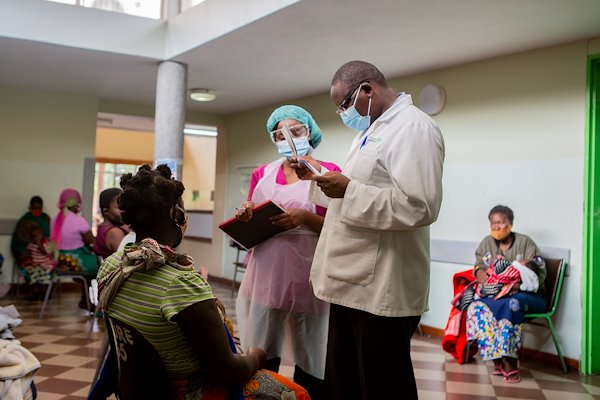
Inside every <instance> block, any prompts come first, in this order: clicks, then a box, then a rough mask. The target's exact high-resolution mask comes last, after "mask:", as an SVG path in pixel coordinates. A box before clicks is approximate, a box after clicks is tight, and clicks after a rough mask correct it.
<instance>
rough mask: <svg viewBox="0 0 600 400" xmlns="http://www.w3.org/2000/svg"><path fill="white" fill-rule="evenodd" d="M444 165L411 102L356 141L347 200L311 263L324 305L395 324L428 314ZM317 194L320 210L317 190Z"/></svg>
mask: <svg viewBox="0 0 600 400" xmlns="http://www.w3.org/2000/svg"><path fill="white" fill-rule="evenodd" d="M363 143H364V144H363ZM443 161H444V140H443V138H442V135H441V133H440V130H439V128H438V126H437V124H436V123H435V122H434V121H433V120H432V119H431V118H430V117H429V116H428V115H426V114H425V113H423V112H422V111H421V110H419V109H418V108H416V107H415V106H414V105H413V104H412V99H411V97H410V95H405V94H401V95H400V96H399V97H398V99H397V100H396V101H395V102H394V104H393V105H392V106H391V107H390V108H389V109H388V110H386V111H385V112H384V113H383V114H382V115H381V116H380V117H379V118H378V119H377V120H375V121H374V122H373V124H372V125H371V126H370V127H369V129H368V130H367V131H366V132H364V133H363V134H362V135H358V136H357V137H356V139H355V140H354V142H353V144H352V147H351V148H350V151H349V154H348V156H347V158H346V162H345V164H344V167H343V168H342V173H343V174H344V175H346V176H347V177H348V178H350V179H351V181H350V183H349V184H348V187H347V188H346V193H345V195H344V198H341V199H331V201H330V202H329V205H328V210H327V215H326V216H325V224H324V226H323V230H322V231H321V235H320V238H319V242H318V244H317V249H316V252H315V257H314V260H313V264H312V269H311V282H312V284H313V288H314V292H315V295H316V296H317V297H318V298H320V299H322V300H325V301H328V302H330V303H334V304H338V305H342V306H345V307H349V308H353V309H358V310H363V311H367V312H369V313H372V314H375V315H380V316H389V317H403V316H416V315H421V314H422V313H423V312H425V311H426V310H427V301H428V294H429V269H430V268H429V262H430V260H429V225H430V224H431V223H433V222H434V221H435V220H436V219H437V216H438V213H439V210H440V206H441V201H442V167H443ZM311 194H312V199H313V200H314V201H315V202H317V204H319V203H322V202H320V201H319V197H320V198H322V196H323V193H322V192H321V191H320V189H318V187H317V186H316V185H314V183H313V185H312V186H311Z"/></svg>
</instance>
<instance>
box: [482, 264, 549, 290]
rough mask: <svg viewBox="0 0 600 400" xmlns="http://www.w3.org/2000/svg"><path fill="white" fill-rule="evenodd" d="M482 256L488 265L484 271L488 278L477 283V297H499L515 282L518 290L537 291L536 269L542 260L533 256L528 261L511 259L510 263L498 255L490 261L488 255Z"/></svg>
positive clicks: (510, 288)
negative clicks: (517, 284)
mask: <svg viewBox="0 0 600 400" xmlns="http://www.w3.org/2000/svg"><path fill="white" fill-rule="evenodd" d="M486 256H487V257H485V256H484V262H485V263H486V264H487V265H488V269H487V270H486V273H487V274H488V279H487V280H486V281H485V283H483V284H480V285H477V289H476V293H477V295H479V297H494V298H495V299H499V298H500V297H502V296H504V295H506V294H508V293H510V292H511V290H512V288H513V287H514V285H515V284H516V283H519V284H520V286H519V290H522V291H525V292H537V290H538V287H539V279H538V276H537V274H538V270H539V266H540V265H542V263H543V260H542V258H541V257H540V256H535V257H533V259H531V260H529V261H526V262H525V261H524V260H521V261H517V260H515V261H513V262H512V263H511V262H510V261H508V260H507V259H505V258H504V257H502V256H498V257H497V258H496V260H495V261H494V262H493V263H492V262H491V260H490V257H489V255H486Z"/></svg>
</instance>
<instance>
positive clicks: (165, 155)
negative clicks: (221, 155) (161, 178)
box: [154, 61, 187, 180]
mask: <svg viewBox="0 0 600 400" xmlns="http://www.w3.org/2000/svg"><path fill="white" fill-rule="evenodd" d="M186 95H187V66H186V65H185V64H180V63H176V62H173V61H163V62H161V63H160V65H159V66H158V76H157V79H156V112H155V127H154V162H155V164H156V161H157V160H169V162H168V164H170V166H171V165H172V163H175V164H176V169H177V179H179V180H181V171H182V165H183V127H184V125H185V100H186ZM173 172H175V171H173Z"/></svg>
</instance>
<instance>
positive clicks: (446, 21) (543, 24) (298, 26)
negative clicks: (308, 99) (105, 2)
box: [0, 0, 600, 113]
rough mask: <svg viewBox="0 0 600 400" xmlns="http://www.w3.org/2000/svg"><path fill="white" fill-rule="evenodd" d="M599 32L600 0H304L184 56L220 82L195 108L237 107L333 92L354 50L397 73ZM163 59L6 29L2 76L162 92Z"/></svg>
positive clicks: (13, 81) (196, 80)
mask: <svg viewBox="0 0 600 400" xmlns="http://www.w3.org/2000/svg"><path fill="white" fill-rule="evenodd" d="M222 1H224V2H226V1H227V0H222ZM597 36H600V0H568V1H567V0H502V1H498V0H370V1H367V0H302V1H300V2H298V3H295V4H293V5H291V6H289V7H287V8H284V9H282V10H280V11H278V12H275V13H273V14H270V15H268V16H267V17H265V18H262V19H260V20H258V21H255V22H253V23H251V24H248V25H245V26H243V27H241V28H239V29H237V30H234V31H233V32H231V33H229V34H226V35H223V36H220V37H218V38H216V39H214V40H212V41H209V42H207V43H205V44H203V45H201V46H199V47H196V48H194V49H192V50H190V51H187V52H185V53H183V54H179V55H177V56H175V57H174V58H173V59H174V60H175V61H179V62H183V63H186V64H187V65H188V88H193V87H204V88H211V89H214V90H215V91H216V93H217V100H216V101H214V102H212V103H206V104H201V103H195V104H192V102H191V101H189V103H188V107H189V108H190V109H194V110H197V111H204V112H215V113H231V112H237V111H242V110H246V109H252V108H254V107H258V106H261V105H266V104H271V103H276V102H280V101H288V100H290V99H294V98H298V97H303V96H307V95H312V94H317V93H323V92H327V91H328V90H329V83H330V80H331V76H332V75H333V73H334V72H335V70H336V69H337V67H339V66H340V65H341V64H343V63H344V62H346V61H349V60H353V59H363V60H366V61H370V62H372V63H373V64H375V65H377V66H378V67H379V68H380V69H381V70H382V71H383V72H384V74H385V75H386V76H387V77H388V78H392V77H400V76H403V75H408V74H413V73H416V72H421V71H426V70H434V69H437V68H442V67H447V66H451V65H458V64H462V63H466V62H471V61H476V60H481V59H486V58H490V57H496V56H500V55H505V54H510V53H515V52H520V51H525V50H530V49H534V48H540V47H546V46H551V45H555V44H560V43H566V42H571V41H575V40H581V39H585V38H591V37H597ZM159 61H160V60H156V59H150V58H143V57H135V56H128V55H122V54H114V53H110V52H99V51H92V50H84V49H80V48H73V47H64V46H59V45H53V44H46V43H41V42H33V41H25V40H19V39H12V38H6V37H0V85H8V86H19V87H21V86H22V87H32V88H38V89H47V90H56V91H61V92H69V93H78V94H87V95H92V96H98V97H100V98H102V99H107V100H116V101H126V102H135V103H144V104H153V103H154V96H155V89H156V88H155V85H156V71H157V65H158V62H159ZM399 89H400V88H399Z"/></svg>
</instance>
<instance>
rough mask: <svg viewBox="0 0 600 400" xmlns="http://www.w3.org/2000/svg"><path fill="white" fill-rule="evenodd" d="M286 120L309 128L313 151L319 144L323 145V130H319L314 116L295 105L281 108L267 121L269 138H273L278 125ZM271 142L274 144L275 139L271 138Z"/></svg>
mask: <svg viewBox="0 0 600 400" xmlns="http://www.w3.org/2000/svg"><path fill="white" fill-rule="evenodd" d="M284 119H295V120H296V121H298V122H300V123H301V124H305V125H306V126H308V129H309V130H310V141H311V143H312V147H313V149H316V148H317V146H318V145H319V143H321V129H319V125H317V123H316V122H315V120H314V118H313V117H312V115H310V114H309V113H308V111H306V110H305V109H304V108H302V107H298V106H293V105H285V106H281V107H279V108H277V109H275V111H273V112H272V113H271V116H270V117H269V119H267V133H269V137H271V132H273V131H274V130H275V128H276V127H277V124H278V123H280V122H281V121H283V120H284ZM271 141H273V142H274V141H275V139H273V137H271Z"/></svg>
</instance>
